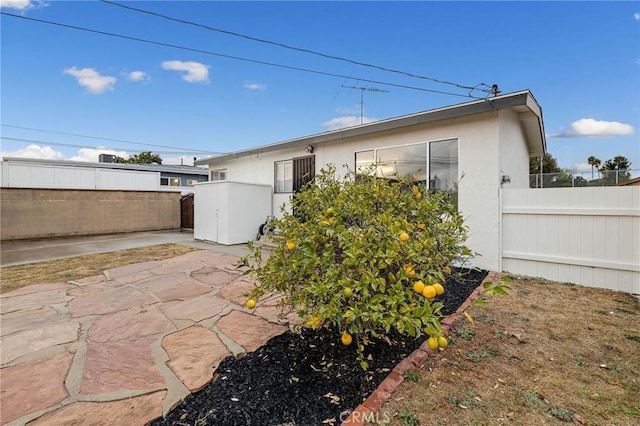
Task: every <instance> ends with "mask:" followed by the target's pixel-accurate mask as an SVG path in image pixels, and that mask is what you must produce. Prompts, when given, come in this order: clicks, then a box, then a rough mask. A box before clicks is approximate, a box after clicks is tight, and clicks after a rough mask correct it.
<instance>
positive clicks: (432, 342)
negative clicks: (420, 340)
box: [427, 337, 438, 350]
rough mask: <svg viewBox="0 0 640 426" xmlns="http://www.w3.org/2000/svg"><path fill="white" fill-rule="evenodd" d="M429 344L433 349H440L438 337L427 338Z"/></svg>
mask: <svg viewBox="0 0 640 426" xmlns="http://www.w3.org/2000/svg"><path fill="white" fill-rule="evenodd" d="M427 346H429V349H431V350H435V349H438V339H436V338H435V337H429V338H428V339H427Z"/></svg>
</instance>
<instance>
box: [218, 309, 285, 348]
mask: <svg viewBox="0 0 640 426" xmlns="http://www.w3.org/2000/svg"><path fill="white" fill-rule="evenodd" d="M216 325H217V326H218V328H220V330H221V331H222V332H223V333H224V334H225V335H226V336H228V337H229V338H230V339H231V340H233V341H234V342H236V343H237V344H239V345H240V346H242V347H243V348H244V349H245V350H246V351H247V352H253V351H255V350H256V349H258V348H259V347H260V346H262V345H264V344H265V343H266V342H267V340H269V339H270V338H272V337H274V336H277V335H279V334H282V333H284V332H285V331H287V327H284V326H282V325H278V324H273V323H270V322H269V321H267V320H265V319H263V318H260V317H257V316H255V315H251V314H247V313H245V312H240V311H232V312H231V313H230V314H229V315H225V316H224V317H222V318H220V319H219V320H218V322H217V323H216Z"/></svg>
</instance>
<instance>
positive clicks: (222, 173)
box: [209, 169, 227, 182]
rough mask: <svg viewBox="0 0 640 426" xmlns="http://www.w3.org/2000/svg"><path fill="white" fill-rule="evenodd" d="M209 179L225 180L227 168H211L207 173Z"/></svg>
mask: <svg viewBox="0 0 640 426" xmlns="http://www.w3.org/2000/svg"><path fill="white" fill-rule="evenodd" d="M209 179H210V181H211V182H220V181H223V180H227V169H216V170H211V172H210V173H209Z"/></svg>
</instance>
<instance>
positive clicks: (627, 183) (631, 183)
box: [618, 177, 640, 186]
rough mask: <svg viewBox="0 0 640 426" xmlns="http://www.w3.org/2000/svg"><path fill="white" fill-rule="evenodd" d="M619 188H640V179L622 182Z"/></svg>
mask: <svg viewBox="0 0 640 426" xmlns="http://www.w3.org/2000/svg"><path fill="white" fill-rule="evenodd" d="M618 186H640V177H637V178H633V179H629V180H625V181H624V182H620V183H618Z"/></svg>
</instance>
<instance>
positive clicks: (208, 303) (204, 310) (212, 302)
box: [165, 293, 227, 322]
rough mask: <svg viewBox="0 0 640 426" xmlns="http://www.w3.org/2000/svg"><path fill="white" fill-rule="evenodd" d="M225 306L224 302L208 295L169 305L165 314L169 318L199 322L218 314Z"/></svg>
mask: <svg viewBox="0 0 640 426" xmlns="http://www.w3.org/2000/svg"><path fill="white" fill-rule="evenodd" d="M226 306H227V304H226V303H225V302H224V300H222V299H220V298H219V297H217V296H216V295H215V294H211V293H209V294H205V295H202V296H198V297H196V298H193V299H191V300H185V301H184V302H178V303H176V304H174V305H171V306H170V307H168V308H166V309H165V313H166V314H167V316H169V317H170V318H174V319H183V320H191V321H194V322H199V321H202V320H204V319H207V318H212V317H214V316H216V315H218V314H220V312H222V310H223V309H224V308H225V307H226Z"/></svg>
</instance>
